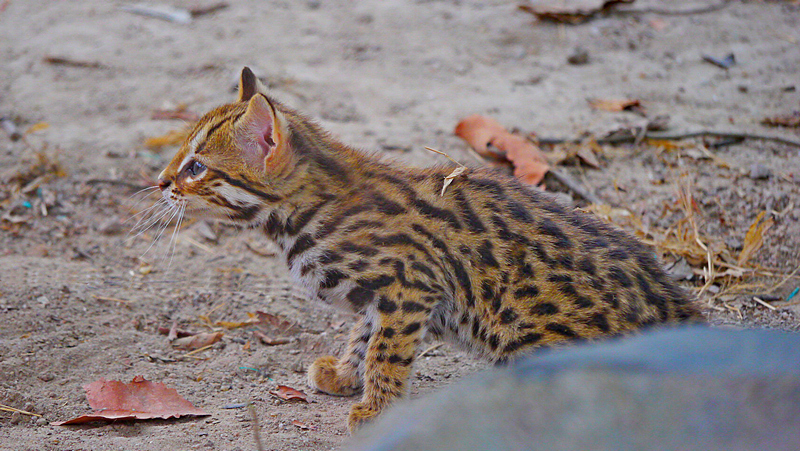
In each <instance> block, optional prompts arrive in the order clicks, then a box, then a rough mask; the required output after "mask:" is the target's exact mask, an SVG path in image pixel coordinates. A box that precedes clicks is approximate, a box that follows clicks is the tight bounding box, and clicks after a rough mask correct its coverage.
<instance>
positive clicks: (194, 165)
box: [186, 160, 206, 175]
mask: <svg viewBox="0 0 800 451" xmlns="http://www.w3.org/2000/svg"><path fill="white" fill-rule="evenodd" d="M186 170H187V171H189V174H192V175H197V174H200V173H201V172H203V171H205V170H206V165H204V164H203V163H201V162H199V161H197V160H192V161H191V162H190V163H189V165H188V166H186Z"/></svg>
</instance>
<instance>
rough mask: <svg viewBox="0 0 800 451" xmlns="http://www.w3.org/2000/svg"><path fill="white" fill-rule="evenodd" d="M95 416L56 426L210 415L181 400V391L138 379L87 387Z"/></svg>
mask: <svg viewBox="0 0 800 451" xmlns="http://www.w3.org/2000/svg"><path fill="white" fill-rule="evenodd" d="M83 388H84V390H86V398H87V399H88V401H89V405H90V406H91V407H92V409H94V412H92V413H90V414H87V415H82V416H79V417H77V418H73V419H71V420H67V421H59V422H55V423H51V424H52V425H53V426H61V425H69V424H81V423H87V422H90V421H97V420H148V419H153V418H162V419H168V418H179V417H182V416H205V415H208V413H206V412H205V411H203V410H202V409H198V408H196V407H195V406H194V405H192V403H190V402H189V401H187V400H186V399H184V398H183V397H181V396H180V395H179V394H178V392H177V390H175V389H174V388H168V387H167V386H166V385H164V384H162V383H160V382H152V381H148V380H146V379H145V378H144V377H143V376H136V377H134V378H133V380H132V381H131V382H130V383H127V384H126V383H124V382H120V381H109V380H105V379H100V380H97V381H95V382H92V383H91V384H87V385H85V386H84V387H83Z"/></svg>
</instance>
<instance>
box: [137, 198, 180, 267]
mask: <svg viewBox="0 0 800 451" xmlns="http://www.w3.org/2000/svg"><path fill="white" fill-rule="evenodd" d="M179 210H180V208H179V207H178V206H177V205H170V208H169V210H168V211H167V212H168V213H169V212H171V213H172V215H170V217H169V218H168V219H166V220H162V224H163V227H160V230H159V232H158V234H157V235H156V237H155V238H154V239H153V242H152V243H150V246H149V247H148V248H147V249H146V250H145V251H144V253H142V255H141V257H144V256H145V255H147V253H148V252H150V249H152V248H153V245H154V244H156V243H157V242H158V240H160V239H161V236H162V235H163V234H164V231H165V230H167V228H168V227H169V224H170V223H171V222H172V220H173V219H174V218H175V215H177V214H178V211H179Z"/></svg>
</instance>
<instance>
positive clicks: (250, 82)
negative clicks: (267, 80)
mask: <svg viewBox="0 0 800 451" xmlns="http://www.w3.org/2000/svg"><path fill="white" fill-rule="evenodd" d="M258 93H261V94H266V93H267V88H266V87H264V85H263V84H262V83H261V80H259V79H258V77H256V75H255V74H254V73H253V71H252V70H250V68H249V67H247V66H245V67H244V69H242V76H241V77H240V78H239V100H238V101H239V102H247V101H248V100H250V99H252V98H253V96H254V95H256V94H258Z"/></svg>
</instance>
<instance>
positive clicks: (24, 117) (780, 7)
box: [0, 0, 800, 450]
mask: <svg viewBox="0 0 800 451" xmlns="http://www.w3.org/2000/svg"><path fill="white" fill-rule="evenodd" d="M161 3H171V4H173V5H174V6H183V7H193V6H198V5H199V6H206V5H209V4H211V2H207V1H203V2H196V3H195V2H179V1H172V2H161ZM713 3H715V2H712V1H687V2H681V3H680V6H681V7H682V8H684V7H685V8H692V7H702V6H707V5H709V4H713ZM124 4H126V3H125V2H121V1H100V0H85V1H80V2H77V1H76V2H50V1H44V0H10V1H0V8H2V9H0V113H2V114H3V115H7V116H9V117H11V118H12V119H13V120H14V121H15V122H16V123H17V124H18V126H19V127H20V129H21V130H23V131H26V130H28V129H29V127H31V126H33V125H34V124H39V123H42V122H46V123H47V124H49V127H47V128H42V127H41V126H38V127H35V129H34V130H31V131H30V133H28V134H27V135H26V136H25V139H24V140H20V141H12V140H11V139H10V138H9V136H8V135H7V134H2V133H0V169H1V170H2V174H0V178H2V189H0V216H2V218H3V219H2V222H0V322H1V324H2V325H0V404H3V405H7V406H13V407H15V408H18V409H24V410H27V411H30V412H33V413H36V414H39V415H43V416H42V417H31V416H28V415H24V414H19V413H13V414H12V413H10V412H5V411H0V449H36V450H41V449H70V450H93V449H126V450H149V449H156V448H163V449H220V450H237V449H240V450H245V449H255V445H254V442H253V438H252V425H253V422H252V421H251V419H250V415H249V413H248V411H247V409H241V408H240V409H225V408H223V407H225V406H229V405H231V404H237V403H243V402H249V401H253V402H254V405H255V411H256V413H257V416H258V418H259V421H260V424H261V433H262V441H263V443H264V446H265V448H266V449H282V450H284V449H304V450H322V449H332V448H339V447H340V446H341V445H342V444H343V443H344V442H345V441H346V440H347V433H346V430H345V417H346V413H347V410H348V408H349V405H350V404H351V403H352V402H353V401H352V400H351V399H342V398H333V397H329V396H324V395H320V394H315V393H309V399H310V401H311V402H310V403H308V404H304V403H300V404H297V403H284V402H281V401H279V400H277V399H275V398H274V397H272V396H271V395H269V394H268V392H269V390H271V389H274V388H275V386H276V385H277V384H285V385H289V386H292V387H295V388H299V389H303V390H307V387H306V386H305V383H304V376H303V374H302V370H303V369H304V368H305V366H306V365H307V364H308V363H309V362H310V361H312V360H313V359H314V358H315V357H317V356H319V355H323V354H326V353H330V352H333V353H337V352H339V350H340V349H341V348H342V346H343V343H344V339H345V336H346V332H347V328H348V326H349V324H350V323H351V321H352V316H351V315H348V314H346V313H341V312H336V311H332V310H328V309H325V308H322V307H320V306H318V305H314V304H311V303H308V302H306V301H304V300H303V299H302V296H301V294H300V293H299V292H297V290H295V289H293V288H292V286H291V284H290V282H289V281H288V279H287V276H286V273H285V269H284V265H283V264H282V263H281V262H280V261H278V260H277V259H275V258H273V257H270V256H269V251H270V247H269V243H266V242H265V240H264V239H263V238H262V237H261V236H260V235H259V234H257V233H255V232H251V231H239V230H236V229H233V228H230V227H225V226H220V225H210V226H209V225H207V224H205V223H202V222H194V223H191V224H188V225H187V226H186V227H184V228H182V229H181V232H180V234H178V236H177V240H176V244H175V249H174V253H171V252H170V250H169V247H168V242H169V239H162V240H160V241H159V242H158V243H156V244H155V245H154V246H152V248H150V245H151V243H152V241H153V238H154V236H153V235H152V234H145V235H142V236H140V237H139V238H136V239H133V240H130V239H128V237H129V235H128V232H129V230H130V228H131V222H130V221H129V220H130V218H131V216H133V215H134V214H135V213H136V212H137V211H140V210H142V209H143V208H145V207H146V206H147V205H149V204H151V203H152V202H153V200H154V198H153V197H147V196H146V195H143V194H142V195H136V196H131V195H132V193H133V191H135V190H133V189H131V187H129V186H126V185H123V184H119V183H117V182H124V183H126V184H130V185H132V186H137V185H138V186H146V185H147V184H148V183H152V181H153V178H154V177H155V176H156V174H158V172H159V171H160V169H161V168H162V166H163V165H164V164H165V163H166V162H167V161H169V159H170V157H171V155H172V153H173V152H174V151H175V148H174V147H170V148H166V149H164V150H163V151H161V152H155V151H151V150H148V149H147V148H145V147H144V145H143V140H144V139H145V138H147V137H152V136H158V135H161V134H163V133H166V132H168V131H170V130H174V129H176V128H179V127H180V125H181V124H180V121H165V120H152V119H151V113H152V111H153V110H155V109H159V108H174V107H176V106H178V105H180V104H185V105H186V106H187V108H188V110H190V111H193V112H197V113H203V112H204V111H206V110H208V109H209V108H210V107H212V106H215V105H217V104H220V103H224V102H228V101H230V100H231V99H232V98H233V95H234V94H233V92H232V87H233V85H234V82H235V76H236V74H237V73H238V71H240V70H241V67H242V66H243V65H249V66H251V67H252V68H253V69H254V70H255V71H256V72H257V74H259V75H260V76H262V77H264V78H265V79H266V80H267V82H268V84H269V85H270V88H271V89H272V92H273V93H274V95H276V96H277V97H278V98H280V99H281V100H283V101H285V102H286V103H288V104H290V105H292V106H294V107H296V108H298V109H300V110H302V111H304V112H306V113H308V114H309V115H311V116H313V117H315V118H318V119H319V120H320V122H321V123H322V124H324V125H325V126H326V127H327V128H329V129H331V130H332V131H333V132H334V133H335V134H337V135H338V136H340V137H341V138H342V139H343V140H345V141H346V142H348V143H351V144H354V145H357V146H360V147H363V148H367V149H374V150H376V151H378V152H380V153H383V154H386V155H388V156H390V157H392V158H396V159H398V160H401V161H404V162H406V163H409V164H412V165H420V166H422V165H428V164H432V163H434V162H435V163H444V162H446V160H444V159H443V158H441V157H439V156H436V155H432V154H431V153H430V152H427V151H425V150H424V148H423V147H424V146H431V147H435V148H438V149H441V150H443V151H445V152H447V153H448V154H449V155H451V156H452V157H454V158H456V159H458V160H460V161H463V162H465V163H468V164H477V162H476V160H475V159H474V157H473V156H472V154H471V153H470V152H468V151H467V150H466V146H465V145H464V144H463V142H461V141H460V140H459V139H458V138H456V137H455V136H453V128H454V126H455V124H456V123H457V122H458V120H459V119H461V118H462V117H464V116H466V115H469V114H473V113H481V114H486V115H490V116H492V117H494V118H496V119H497V120H499V121H500V122H501V123H503V124H504V125H506V126H508V127H509V128H517V129H519V130H522V131H524V132H536V133H537V134H538V135H539V136H540V137H548V138H549V137H556V138H557V137H562V138H572V137H577V136H580V135H581V134H583V133H586V132H590V133H593V134H595V135H597V136H600V135H602V134H603V133H605V132H606V131H608V130H610V129H612V128H614V127H618V126H625V125H630V124H636V123H640V122H641V121H642V118H641V116H639V115H636V114H634V113H628V112H621V113H611V112H605V111H597V110H593V109H592V108H590V107H589V106H588V104H587V99H589V98H637V99H640V100H641V101H642V102H643V104H644V105H645V107H646V111H647V115H648V116H649V117H654V116H657V115H669V116H670V118H671V120H670V127H671V128H670V130H669V132H675V133H678V132H691V131H697V130H717V131H732V132H745V133H751V134H761V135H765V134H766V135H770V136H779V137H783V138H787V139H793V140H795V141H798V140H800V133H798V130H797V129H789V128H767V127H765V126H763V125H761V120H762V119H763V118H764V117H767V116H774V115H779V114H788V113H791V112H792V111H794V110H798V109H799V108H800V92H798V86H797V85H798V82H799V80H800V79H798V68H800V44H798V42H800V31H799V30H800V6H799V5H798V4H797V2H792V1H788V2H787V1H783V2H780V1H778V2H776V1H772V2H767V1H746V2H745V1H732V2H730V4H729V5H727V6H726V7H725V8H722V9H719V10H717V11H714V12H709V13H706V14H688V15H665V14H661V13H655V12H635V13H628V14H612V15H609V16H601V17H597V18H596V19H594V20H592V21H590V22H588V23H585V24H582V25H578V26H564V25H554V24H549V23H542V22H537V21H536V19H535V18H534V17H533V16H531V15H529V14H526V13H524V12H521V11H519V10H517V9H516V5H517V4H516V2H514V1H499V0H490V1H483V0H480V1H479V0H469V1H467V0H465V1H459V0H451V1H445V0H443V1H424V0H417V1H410V0H408V1H400V0H382V1H364V2H358V6H356V7H353V6H350V5H351V2H345V1H325V2H323V1H316V0H305V1H258V0H242V1H235V2H233V1H232V2H231V5H230V7H228V8H227V9H224V10H221V11H218V12H216V13H213V14H208V15H205V16H200V17H197V18H196V19H194V20H193V21H192V23H191V24H177V23H171V22H167V21H163V20H159V19H154V18H148V17H142V16H139V15H134V14H131V13H129V12H126V11H124V10H122V9H121V8H120V7H121V6H122V5H124ZM634 7H635V8H639V9H640V10H641V9H647V8H675V7H676V3H674V2H657V1H646V0H640V1H637V2H636V4H635V5H634ZM577 47H581V48H583V49H585V50H586V51H588V54H589V62H588V64H585V65H572V64H569V63H568V62H567V58H568V56H569V55H571V54H572V53H573V52H574V51H575V49H576V48H577ZM730 52H733V53H734V54H735V57H736V61H737V65H735V66H733V67H732V68H730V69H727V70H725V69H721V68H718V67H716V66H714V65H711V64H709V63H706V62H703V61H702V56H703V55H704V54H708V55H712V56H715V57H723V56H724V55H726V54H728V53H730ZM48 56H55V57H64V58H69V59H72V60H77V61H84V62H96V63H98V65H97V67H73V66H67V65H63V64H52V63H48V62H47V61H45V58H46V57H48ZM698 149H699V150H698ZM705 150H707V146H705V145H704V140H702V139H698V140H695V141H690V144H689V146H688V147H687V148H679V149H667V150H665V149H664V148H657V147H656V146H653V145H648V144H646V143H645V144H643V145H640V146H637V147H633V146H628V145H623V146H620V147H614V148H611V147H606V148H604V149H603V151H602V152H601V154H600V155H599V156H600V161H601V168H600V169H591V168H586V167H575V166H570V167H564V168H561V169H562V170H564V171H567V172H568V173H570V174H572V176H573V177H574V178H575V179H576V180H579V181H580V182H581V183H582V184H584V185H585V186H586V187H588V188H589V189H591V190H592V191H593V192H595V193H596V194H597V195H598V196H599V197H600V198H601V199H603V200H604V201H605V202H607V203H609V204H611V205H612V206H614V207H617V208H625V209H627V210H628V211H630V212H631V213H633V214H634V215H635V216H636V217H640V218H642V222H643V224H644V226H645V227H650V228H653V229H661V230H663V229H664V228H666V227H668V226H669V225H670V224H673V223H674V222H675V219H676V216H677V215H679V214H680V211H677V210H676V209H675V208H674V207H675V205H676V203H677V195H676V192H677V189H676V186H690V188H691V190H692V193H693V195H694V199H695V201H696V220H697V221H698V224H699V227H700V229H701V231H702V232H703V234H704V236H706V237H712V238H713V239H714V240H716V241H718V242H720V243H724V246H727V247H729V248H730V249H729V250H730V252H732V253H733V255H736V252H737V251H738V249H739V247H740V246H741V245H742V243H743V242H744V240H745V234H746V232H747V230H748V227H749V226H750V224H752V223H753V221H754V219H755V218H756V216H757V214H758V213H759V212H762V211H766V212H767V215H768V216H769V217H770V218H771V219H772V220H773V222H774V223H773V225H772V227H771V228H770V229H769V230H768V231H767V233H766V234H765V237H764V245H763V247H762V248H761V249H760V250H759V251H758V252H756V254H755V255H754V257H753V260H752V261H753V263H754V264H758V265H760V266H761V268H762V270H761V273H762V277H757V278H751V279H748V280H747V281H746V282H747V283H750V284H751V285H750V286H749V288H748V289H746V290H744V291H743V292H742V293H741V294H731V295H726V296H718V295H717V294H719V293H721V291H720V290H719V289H722V290H723V291H724V288H725V286H721V287H720V286H719V285H715V286H712V287H707V289H706V290H705V291H704V292H703V294H702V295H701V301H702V302H703V304H704V305H705V306H706V307H707V309H708V311H709V312H710V313H709V314H710V315H711V318H712V320H713V321H714V322H716V323H725V324H733V325H755V326H769V327H779V328H783V329H790V330H796V329H798V328H799V327H800V322H799V321H798V320H797V319H796V314H797V313H800V312H798V310H800V309H798V306H797V304H796V303H795V304H793V303H792V302H785V301H784V300H785V299H786V297H787V296H788V295H789V294H790V293H791V291H792V290H793V289H794V288H795V287H797V286H798V285H800V279H798V278H786V277H785V275H786V274H789V273H791V272H792V271H793V270H794V269H795V268H796V267H797V265H798V264H799V263H800V245H799V244H800V225H798V220H800V196H798V193H800V158H798V157H800V153H799V152H800V149H799V148H798V147H796V146H792V145H788V144H781V143H778V142H775V141H770V140H758V139H747V140H745V141H743V142H740V143H737V144H732V145H726V146H722V147H712V148H710V150H707V151H705ZM37 155H46V158H47V160H48V162H49V163H50V166H48V165H47V164H44V165H42V164H40V165H39V166H40V168H39V169H41V170H40V172H36V171H33V170H32V169H31V168H32V167H34V166H36V162H37ZM709 155H711V156H713V158H709ZM53 162H58V163H59V164H60V165H61V167H62V168H63V174H64V176H63V177H55V176H54V174H55V173H57V172H59V171H58V170H57V168H56V167H54V166H53V164H52V163H53ZM46 163H47V162H46ZM754 165H756V168H755V169H756V171H755V172H759V171H761V172H764V171H765V170H766V171H767V172H769V175H768V176H767V177H766V178H758V177H757V176H758V175H759V174H757V173H752V171H751V169H753V166H754ZM39 175H45V177H43V178H39V179H37V177H38V176H39ZM751 175H752V176H753V177H751ZM764 175H767V174H764ZM687 181H688V182H687ZM687 184H688V185H687ZM549 187H550V189H551V190H552V189H555V190H558V189H559V187H558V186H557V185H555V184H553V183H552V182H551V183H550V184H549ZM578 204H579V205H583V204H582V203H580V202H578ZM126 221H128V222H126ZM171 231H172V230H171V229H170V230H169V231H167V233H171ZM148 248H149V250H148ZM671 258H672V257H671V256H670V255H666V259H667V260H668V261H669V260H670V259H671ZM672 260H674V258H672ZM701 266H702V265H697V266H696V268H699V267H701ZM148 271H149V272H148ZM764 273H769V274H772V275H771V276H769V277H767V276H765V275H764ZM782 281H783V282H784V283H783V284H782V285H780V286H779V287H777V288H776V289H772V288H773V287H775V285H777V284H779V283H780V282H782ZM736 283H739V282H736ZM742 283H743V282H742ZM701 285H703V283H702V280H700V281H697V280H696V281H692V282H687V286H690V287H693V288H697V287H699V286H701ZM754 295H756V296H759V298H760V299H764V300H765V301H766V302H767V303H768V304H769V305H770V307H768V306H764V305H762V304H760V303H758V302H757V301H753V300H752V298H753V296H754ZM797 299H799V298H795V299H794V301H797ZM257 310H260V311H264V312H268V313H271V314H276V315H281V316H283V317H284V318H286V319H287V320H288V321H290V322H292V323H295V330H294V331H293V332H292V333H291V335H290V336H289V337H288V338H290V339H291V341H290V342H289V343H287V344H283V345H278V346H266V345H264V344H263V343H261V342H260V341H258V340H256V339H255V338H254V335H253V332H252V328H248V327H245V328H239V329H234V330H225V336H224V338H223V340H222V341H221V342H220V343H218V344H216V345H214V346H213V347H212V348H211V349H210V350H207V351H204V352H201V353H198V354H195V355H193V356H189V357H182V356H183V355H184V354H185V351H177V350H173V349H172V347H171V346H170V344H169V342H168V341H167V339H166V337H165V336H164V335H160V334H159V333H158V332H157V331H156V329H157V328H158V327H168V326H169V325H170V324H172V322H173V321H177V322H178V324H179V326H180V327H181V328H183V329H187V330H191V331H206V330H208V327H206V326H205V324H206V323H205V322H204V320H202V319H201V316H203V315H205V316H206V317H208V318H210V321H211V322H216V321H232V322H236V321H244V320H246V319H247V318H248V316H247V314H248V313H254V312H255V311H257ZM482 367H484V364H482V363H479V362H476V361H474V360H472V359H471V358H469V357H467V356H465V355H463V354H461V353H459V352H457V351H455V350H453V349H451V348H449V347H447V346H445V347H442V348H439V349H436V350H434V351H432V352H431V353H430V354H429V356H427V357H425V358H423V359H421V360H420V362H419V364H418V366H417V375H416V376H415V378H414V381H413V391H412V395H411V396H412V398H415V397H419V396H422V395H424V394H425V393H428V392H430V391H431V390H433V389H435V388H436V387H439V386H442V385H444V384H447V383H449V382H450V381H451V380H454V379H457V378H459V377H461V376H463V375H465V374H470V373H473V372H475V371H477V370H478V369H480V368H482ZM136 375H144V376H145V377H146V378H148V379H151V380H157V381H161V382H164V383H166V384H168V385H169V386H172V387H174V388H176V389H177V390H178V392H179V393H181V394H182V395H183V396H185V397H186V398H187V399H189V400H190V401H192V402H193V403H195V405H197V406H199V407H202V408H204V409H206V410H207V411H208V412H210V413H211V416H209V417H206V418H201V419H182V420H178V421H168V420H154V421H147V422H137V423H130V422H128V423H116V424H93V425H89V426H79V427H56V426H50V425H49V422H51V421H58V420H64V419H67V418H70V417H72V416H75V415H78V414H82V413H84V412H86V411H88V405H87V403H86V398H85V395H84V393H83V389H82V386H83V385H84V384H86V383H89V382H91V381H94V380H96V379H99V378H106V379H119V380H130V379H132V378H133V377H134V376H136ZM293 420H295V421H299V422H302V423H304V424H306V425H308V426H310V427H311V428H312V430H303V429H300V428H298V427H296V426H294V425H293V424H292V421H293Z"/></svg>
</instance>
